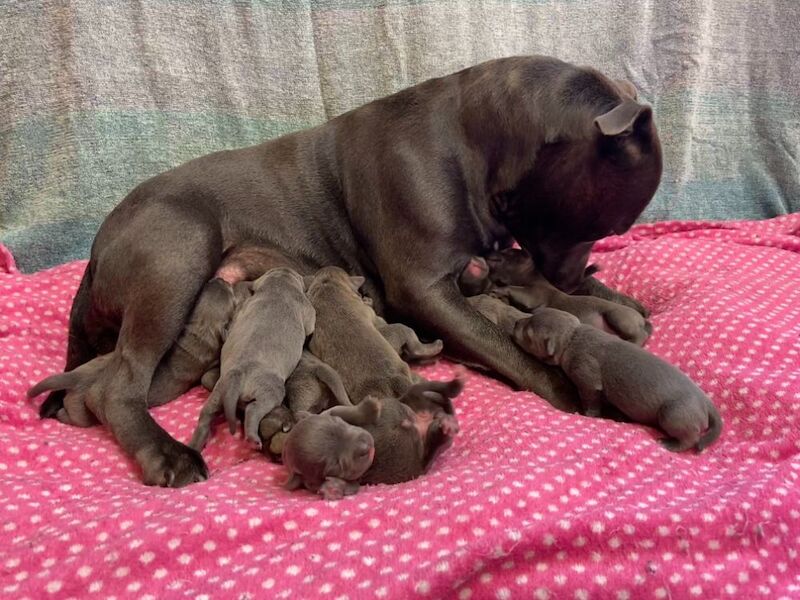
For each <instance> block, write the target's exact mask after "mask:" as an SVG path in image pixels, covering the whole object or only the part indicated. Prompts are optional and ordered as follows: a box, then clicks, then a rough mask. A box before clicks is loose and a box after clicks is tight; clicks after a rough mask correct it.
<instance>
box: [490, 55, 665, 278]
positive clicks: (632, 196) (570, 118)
mask: <svg viewBox="0 0 800 600" xmlns="http://www.w3.org/2000/svg"><path fill="white" fill-rule="evenodd" d="M557 98H558V102H557V105H556V106H551V107H549V109H548V111H546V112H547V113H548V115H549V113H552V112H556V114H552V115H549V116H550V118H552V121H553V123H551V124H549V125H546V127H545V129H546V132H545V134H544V139H543V141H544V143H543V144H542V145H541V146H540V147H539V149H538V153H537V155H536V157H535V162H534V164H533V167H532V168H531V169H530V171H528V173H527V174H526V175H525V176H524V177H522V179H521V180H520V182H519V185H517V186H516V188H515V189H513V190H510V191H508V192H506V193H501V194H498V196H497V199H496V206H495V209H496V211H497V214H499V215H500V220H501V221H502V222H503V223H504V224H505V226H506V227H507V228H508V230H509V231H510V233H511V234H512V235H513V236H514V238H515V239H516V240H517V242H518V243H519V244H520V245H521V246H522V247H523V248H524V249H525V250H527V251H528V252H529V253H530V254H531V256H532V257H533V259H534V262H535V264H536V268H537V270H538V271H539V272H541V273H542V275H544V276H545V277H546V278H547V279H548V280H549V281H550V282H551V283H553V284H554V285H556V286H557V287H559V288H561V289H563V290H564V291H567V292H570V291H572V290H574V289H575V288H576V287H577V285H578V284H579V283H580V282H581V280H582V278H583V273H584V270H585V268H586V263H587V260H588V257H589V252H590V251H591V248H592V244H593V243H594V242H595V241H597V240H598V239H600V238H602V237H605V236H607V235H610V234H620V233H623V232H625V231H627V230H628V229H629V228H630V227H631V225H633V223H634V221H636V219H637V218H638V217H639V215H640V214H641V213H642V211H643V210H644V209H645V207H646V206H647V204H648V203H649V202H650V200H651V199H652V197H653V195H654V194H655V192H656V189H657V188H658V184H659V182H660V180H661V171H662V157H661V146H660V143H659V139H658V133H657V131H656V126H655V123H654V122H653V113H652V110H651V109H650V107H649V106H646V105H644V104H641V103H639V102H638V100H637V99H636V95H635V89H634V88H633V86H632V85H631V84H630V83H628V82H615V81H613V80H610V79H608V78H606V77H604V76H603V75H601V74H600V73H598V72H596V71H593V70H591V69H577V70H575V71H573V72H571V73H570V75H569V76H568V77H565V80H564V83H563V84H562V87H561V89H560V92H559V93H558V95H557Z"/></svg>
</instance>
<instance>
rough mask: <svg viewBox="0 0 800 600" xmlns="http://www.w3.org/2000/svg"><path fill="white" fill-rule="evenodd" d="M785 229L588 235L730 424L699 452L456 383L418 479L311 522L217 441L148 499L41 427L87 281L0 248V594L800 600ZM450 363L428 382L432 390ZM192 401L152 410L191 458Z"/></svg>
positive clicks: (258, 463)
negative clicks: (443, 433) (448, 443)
mask: <svg viewBox="0 0 800 600" xmlns="http://www.w3.org/2000/svg"><path fill="white" fill-rule="evenodd" d="M798 252H800V214H797V215H788V216H785V217H779V218H776V219H772V220H769V221H761V222H725V223H717V222H670V223H659V224H654V225H641V226H637V227H635V228H634V229H633V230H631V232H629V233H628V234H626V235H624V236H616V237H612V238H608V239H605V240H602V241H601V242H600V243H598V244H597V246H596V252H595V254H594V260H595V261H596V262H598V263H599V264H601V265H602V267H603V271H602V272H601V275H600V276H601V278H602V279H604V280H605V281H606V282H607V283H609V284H611V285H613V286H615V287H617V288H618V289H620V290H621V291H623V292H625V293H628V294H632V295H634V296H636V297H637V298H639V299H640V300H641V301H643V302H644V304H645V305H647V306H648V307H649V308H650V309H651V310H652V312H653V317H652V321H653V324H654V326H655V333H654V335H653V337H652V338H651V339H650V341H649V342H648V348H649V349H650V350H651V351H652V352H654V353H656V354H658V355H659V356H661V357H663V358H665V359H667V360H668V361H670V362H672V363H674V364H675V365H677V366H679V367H680V368H681V369H682V370H684V371H685V372H686V373H687V374H688V375H690V376H691V377H692V378H693V379H694V380H695V381H696V382H697V383H698V384H700V386H701V387H702V388H703V389H704V390H705V391H706V392H707V393H708V394H709V396H710V397H711V398H712V400H713V401H714V402H715V403H716V404H717V406H718V407H719V409H720V412H721V414H722V417H723V419H724V422H725V428H724V431H723V435H722V437H721V439H720V440H719V442H717V444H716V445H714V446H712V447H711V448H710V449H709V450H707V451H705V452H704V453H703V454H700V455H695V454H691V453H687V454H680V455H676V454H672V453H670V452H668V451H666V450H664V449H663V448H662V447H661V446H660V445H658V444H657V443H656V440H657V438H658V434H657V432H656V431H654V430H652V429H648V428H646V427H643V426H639V425H631V424H621V423H614V422H611V421H605V420H597V419H588V418H585V417H582V416H578V415H567V414H562V413H559V412H557V411H555V410H553V409H552V408H550V407H549V405H548V404H546V403H545V402H544V401H543V400H541V399H539V398H537V397H536V396H535V395H533V394H531V393H526V392H514V391H512V390H511V389H510V388H508V387H507V386H506V385H504V384H502V383H500V382H498V381H495V380H493V379H490V378H489V377H486V376H484V375H481V374H479V373H477V372H475V371H470V374H469V378H468V381H467V385H466V389H465V391H464V393H463V394H462V395H461V396H460V397H459V398H457V400H456V408H457V412H458V417H459V419H460V423H461V433H460V434H459V436H458V437H457V439H456V443H455V444H454V445H453V447H452V448H451V449H450V450H449V451H448V452H447V453H445V454H444V455H442V456H441V457H440V458H439V460H438V462H437V463H436V464H435V465H434V467H433V469H432V470H431V471H430V473H428V474H427V475H426V476H424V477H422V478H420V479H418V480H416V481H414V482H411V483H407V484H403V485H396V486H375V487H368V488H365V489H363V490H362V492H361V493H359V494H358V495H357V496H354V497H349V498H346V499H345V500H342V501H339V502H335V503H326V502H323V501H322V500H320V499H319V498H318V497H315V496H313V495H311V494H309V493H305V492H293V493H290V492H287V491H284V490H283V489H282V488H281V485H280V484H281V482H282V481H283V480H284V478H285V474H284V472H283V470H282V467H281V466H279V465H275V464H271V463H270V462H268V461H267V460H266V459H265V458H264V457H262V456H261V455H260V454H258V453H256V452H255V451H253V450H251V449H250V448H249V447H248V446H247V445H246V444H245V443H244V442H243V441H242V440H241V438H235V439H234V438H232V437H231V436H230V435H229V434H228V433H227V431H226V430H224V428H219V429H218V430H217V433H216V435H215V437H214V438H213V439H212V441H211V442H210V444H209V446H208V447H207V449H206V451H205V456H206V459H207V461H208V463H209V467H210V470H211V478H210V479H209V480H208V481H207V482H204V483H201V484H196V485H192V486H189V487H186V488H183V489H179V490H170V489H160V488H148V487H145V486H143V485H142V484H141V483H140V482H139V476H138V473H137V472H136V467H135V465H134V464H133V463H132V462H131V461H130V460H128V459H127V458H126V457H125V456H124V455H123V454H122V452H121V451H120V450H119V449H118V447H117V446H116V445H115V444H114V442H113V441H112V439H111V437H110V435H109V434H108V433H107V432H106V431H105V430H104V429H102V428H99V427H98V428H92V429H76V428H71V427H68V426H65V425H62V424H60V423H57V422H55V421H51V420H46V421H40V420H39V419H38V418H37V416H36V404H35V403H33V402H31V401H29V400H27V399H26V397H25V390H26V389H27V388H28V387H29V386H30V385H31V384H32V383H34V382H36V381H38V380H39V379H41V378H42V377H43V376H44V375H47V374H50V373H52V372H56V371H58V370H60V369H61V368H62V366H63V359H64V352H65V344H66V331H67V318H68V313H69V308H70V304H71V300H72V295H73V294H74V292H75V289H76V287H77V285H78V282H79V279H80V276H81V274H82V271H83V269H84V266H85V262H83V261H79V262H73V263H69V264H66V265H62V266H59V267H56V268H53V269H49V270H47V271H42V272H39V273H35V274H32V275H22V274H20V273H19V272H18V271H17V270H16V268H15V266H14V260H13V258H12V257H11V255H10V253H8V252H7V251H6V250H5V249H2V248H0V531H1V533H0V540H2V542H0V593H2V594H4V595H6V596H8V597H14V598H24V597H30V598H40V597H53V598H62V597H63V598H67V597H76V598H87V597H109V596H115V597H117V598H169V597H189V598H241V599H244V598H262V597H275V598H331V599H333V598H351V599H356V598H413V597H430V598H443V597H455V598H500V599H506V598H523V597H524V598H531V597H534V598H590V597H591V598H691V597H703V598H721V597H730V598H756V597H774V598H790V597H800V565H798V558H797V552H798V549H799V548H800V502H798V500H799V499H800V494H798V475H800V436H798V431H797V430H798V421H800V417H798V410H797V409H798V407H800V354H799V353H800V259H799V258H798V254H797V253H798ZM453 368H454V366H453V365H452V364H451V363H448V362H439V363H437V364H436V365H432V366H427V367H424V368H421V369H420V372H421V373H423V374H424V375H426V376H427V377H430V378H434V379H437V378H442V379H443V378H447V377H450V376H451V375H452V374H453ZM205 397H206V394H205V392H204V391H201V390H200V389H195V390H192V391H191V392H189V393H187V394H185V395H184V396H182V397H181V398H179V399H178V400H176V401H174V402H172V403H170V404H168V405H167V406H164V407H160V408H157V409H155V410H154V411H153V414H154V415H155V417H156V419H157V420H158V421H159V422H160V423H161V424H162V425H163V426H164V427H165V428H166V429H167V430H168V431H169V432H170V433H172V434H173V435H175V436H177V437H178V439H180V440H183V441H186V440H188V439H189V437H190V434H191V431H192V428H193V426H194V423H195V420H196V417H197V415H198V412H199V410H200V407H201V405H202V403H203V400H204V399H205Z"/></svg>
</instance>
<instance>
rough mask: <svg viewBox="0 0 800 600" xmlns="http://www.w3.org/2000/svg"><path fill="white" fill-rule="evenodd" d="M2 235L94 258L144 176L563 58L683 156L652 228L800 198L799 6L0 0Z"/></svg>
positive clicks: (659, 0)
mask: <svg viewBox="0 0 800 600" xmlns="http://www.w3.org/2000/svg"><path fill="white" fill-rule="evenodd" d="M0 31H2V34H0V241H2V242H3V243H5V244H6V245H8V246H9V247H10V248H11V249H12V251H13V252H14V254H15V255H16V258H17V261H18V264H19V266H20V268H22V269H24V270H34V269H39V268H43V267H47V266H49V265H53V264H56V263H60V262H64V261H66V260H69V259H74V258H81V257H86V256H88V251H89V247H90V245H91V242H92V238H93V236H94V233H95V232H96V230H97V227H98V225H99V224H100V222H101V221H102V219H103V217H104V216H105V215H106V214H107V213H108V211H109V210H110V209H111V208H112V207H113V206H114V205H115V204H116V203H117V202H119V200H120V199H122V198H123V197H124V195H125V194H126V193H127V192H128V191H129V190H130V189H131V188H132V187H134V186H135V185H136V184H137V183H138V182H140V181H142V180H143V179H145V178H147V177H150V176H152V175H154V174H156V173H159V172H161V171H163V170H165V169H167V168H169V167H172V166H175V165H177V164H179V163H181V162H183V161H185V160H187V159H189V158H192V157H195V156H198V155H201V154H205V153H207V152H211V151H214V150H219V149H223V148H233V147H237V146H243V145H247V144H252V143H255V142H258V141H261V140H264V139H266V138H270V137H274V136H278V135H281V134H283V133H287V132H290V131H293V130H296V129H299V128H303V127H307V126H310V125H315V124H318V123H321V122H323V121H325V120H326V119H328V118H330V117H333V116H335V115H337V114H339V113H341V112H344V111H346V110H348V109H351V108H354V107H356V106H358V105H360V104H363V103H365V102H367V101H369V100H371V99H374V98H377V97H380V96H383V95H385V94H388V93H391V92H394V91H396V90H399V89H401V88H403V87H406V86H409V85H412V84H414V83H417V82H419V81H422V80H424V79H427V78H429V77H433V76H438V75H443V74H446V73H449V72H452V71H455V70H458V69H460V68H462V67H465V66H468V65H471V64H474V63H477V62H480V61H483V60H486V59H489V58H495V57H500V56H508V55H514V54H530V53H540V54H550V55H555V56H558V57H560V58H563V59H565V60H569V61H573V62H578V63H582V64H591V65H593V66H596V67H598V68H600V69H601V70H603V71H605V72H607V73H608V74H610V75H613V76H618V77H626V78H628V79H630V80H631V81H632V82H634V84H636V86H637V87H638V88H639V89H640V90H641V93H642V96H643V97H644V98H645V99H647V100H649V101H650V102H652V104H653V105H654V107H655V111H656V118H657V122H658V125H659V127H660V131H661V136H662V141H663V144H664V147H665V151H666V172H665V175H664V181H663V184H662V186H661V189H660V191H659V193H658V195H657V197H656V198H655V200H654V201H653V203H652V205H651V206H650V208H649V209H648V211H647V213H646V214H645V217H644V218H645V219H649V220H653V219H695V218H702V219H734V218H760V217H768V216H773V215H778V214H783V213H786V212H792V211H796V210H798V209H800V166H799V165H798V157H800V104H799V103H798V100H800V2H798V0H760V1H758V2H744V1H743V0H680V1H679V0H641V1H633V0H632V1H623V0H616V1H614V0H494V1H492V0H475V1H470V0H461V1H458V0H449V1H448V0H417V1H413V0H405V1H403V0H393V1H382V2H381V1H363V2H356V1H354V0H314V1H308V0H307V1H305V2H299V1H298V2H288V1H286V2H280V1H277V0H261V1H258V2H245V1H235V0H217V1H189V0H155V1H150V0H142V1H140V2H123V1H114V0H109V1H100V0H97V1H90V0H75V1H72V2H66V1H64V2H56V1H45V2H35V1H31V2H9V1H4V2H0Z"/></svg>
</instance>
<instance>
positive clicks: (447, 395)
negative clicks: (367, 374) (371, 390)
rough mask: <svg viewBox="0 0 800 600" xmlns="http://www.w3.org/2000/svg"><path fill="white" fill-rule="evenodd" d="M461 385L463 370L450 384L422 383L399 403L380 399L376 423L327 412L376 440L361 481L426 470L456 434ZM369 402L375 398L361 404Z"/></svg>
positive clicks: (406, 477)
mask: <svg viewBox="0 0 800 600" xmlns="http://www.w3.org/2000/svg"><path fill="white" fill-rule="evenodd" d="M463 386H464V380H463V370H462V371H461V372H460V373H459V374H458V376H457V377H456V378H455V379H453V380H450V381H421V382H419V383H417V384H415V385H413V386H411V387H410V388H409V389H408V390H407V391H406V393H405V394H404V395H403V396H402V397H400V398H398V399H395V398H391V397H386V398H380V399H379V402H380V406H381V411H380V415H379V418H378V419H377V420H375V421H372V422H355V421H353V420H352V419H351V418H350V416H349V415H351V414H353V412H354V411H353V409H352V408H350V407H344V406H337V407H334V408H331V409H329V410H327V411H326V414H329V415H334V416H339V417H341V418H343V419H344V420H345V421H348V422H349V423H351V424H353V425H356V424H357V425H360V426H361V427H363V428H364V429H366V431H368V432H369V433H370V435H371V436H372V439H373V440H374V444H375V457H374V460H373V461H372V465H371V466H370V467H369V469H368V470H367V472H366V473H364V474H363V475H362V476H361V477H360V478H359V481H360V482H361V483H362V484H379V483H385V484H393V483H402V482H404V481H410V480H412V479H415V478H417V477H419V476H420V475H422V474H424V473H425V472H427V471H428V469H429V468H430V466H431V464H433V461H434V460H435V459H436V457H437V456H439V455H440V454H441V453H442V452H444V451H445V450H446V449H447V448H449V447H450V446H451V445H452V443H453V439H454V437H455V435H456V434H457V433H458V422H457V421H456V418H455V411H454V409H453V403H452V398H455V397H456V396H457V395H458V394H459V393H461V390H462V389H463ZM371 400H374V398H373V397H369V398H367V399H366V400H364V401H363V402H367V401H371ZM363 402H362V404H363Z"/></svg>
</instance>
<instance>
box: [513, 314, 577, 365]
mask: <svg viewBox="0 0 800 600" xmlns="http://www.w3.org/2000/svg"><path fill="white" fill-rule="evenodd" d="M580 324H581V322H580V321H579V320H578V318H577V317H576V316H574V315H571V314H569V313H566V312H564V311H561V310H555V309H553V308H538V309H536V310H535V311H533V313H532V314H531V316H530V317H529V318H527V319H520V320H519V321H517V324H516V325H515V326H514V341H516V342H517V344H519V346H521V347H522V348H523V349H524V350H525V351H526V352H528V353H529V354H532V355H533V356H535V357H536V358H538V359H539V360H541V361H543V362H546V363H548V364H551V365H554V364H558V363H559V361H560V359H561V354H562V353H563V352H564V350H565V349H566V347H567V345H568V344H569V341H570V338H571V337H572V334H573V333H574V332H575V329H576V328H577V327H579V326H580Z"/></svg>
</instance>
